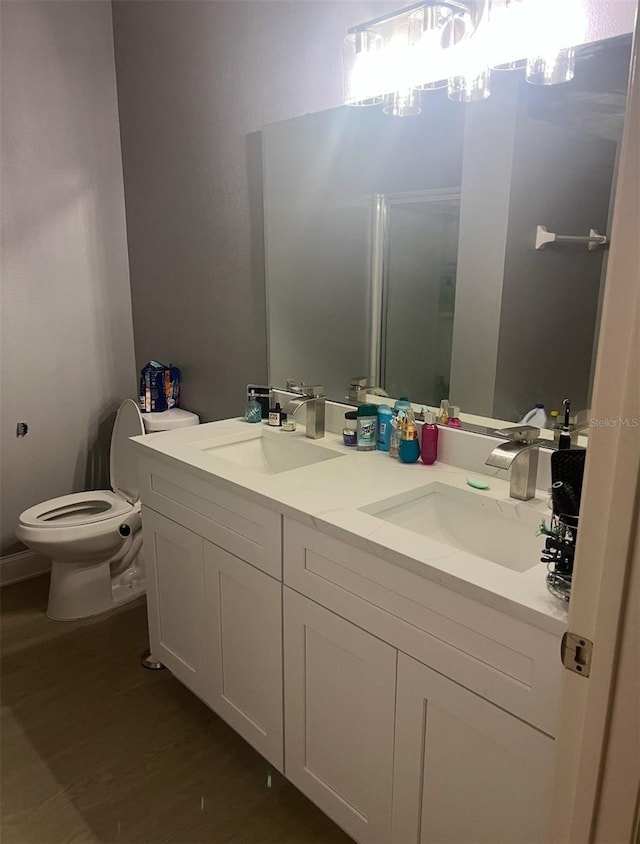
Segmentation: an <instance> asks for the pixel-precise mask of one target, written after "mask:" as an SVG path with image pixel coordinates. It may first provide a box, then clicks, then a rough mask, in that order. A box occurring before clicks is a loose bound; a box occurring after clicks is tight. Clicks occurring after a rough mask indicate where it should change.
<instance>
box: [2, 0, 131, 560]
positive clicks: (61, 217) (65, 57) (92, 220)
mask: <svg viewBox="0 0 640 844" xmlns="http://www.w3.org/2000/svg"><path fill="white" fill-rule="evenodd" d="M0 8H1V14H2V159H3V160H2V212H3V213H2V259H3V267H2V277H3V307H2V417H1V420H2V439H1V455H2V501H1V503H2V510H1V517H2V519H1V521H2V551H3V553H6V552H9V551H12V550H16V549H17V548H19V547H20V546H19V545H17V543H16V541H15V537H14V533H13V532H14V528H15V523H16V521H17V517H18V515H19V513H20V512H21V511H22V510H23V509H25V508H26V507H30V506H31V505H33V504H37V503H39V502H41V501H44V500H45V499H47V498H51V497H53V496H57V495H64V494H68V493H70V492H73V491H77V490H83V489H87V488H91V487H94V486H102V485H103V484H105V483H107V482H108V475H107V472H105V469H106V468H107V465H108V464H107V463H106V456H107V451H106V449H105V448H104V446H105V445H107V446H108V436H109V433H110V431H109V421H110V419H111V418H112V414H113V411H114V410H115V409H116V408H117V406H118V404H119V402H120V401H121V400H122V398H124V397H125V396H127V395H131V394H135V370H134V359H133V333H132V321H131V301H130V293H129V272H128V266H127V248H126V233H125V220H124V196H123V185H122V167H121V160H120V149H119V139H118V114H117V102H116V88H115V67H114V58H113V40H112V27H111V8H110V5H109V3H108V2H91V3H78V2H69V3H68V2H64V1H63V0H59V2H55V3H50V2H30V1H29V0H22V2H8V0H3V2H2V3H1V4H0ZM18 420H25V421H27V422H28V424H29V427H30V433H29V435H28V436H27V437H25V438H23V439H17V438H16V435H15V431H16V422H17V421H18ZM105 441H106V442H105ZM96 442H97V443H98V445H97V446H96Z"/></svg>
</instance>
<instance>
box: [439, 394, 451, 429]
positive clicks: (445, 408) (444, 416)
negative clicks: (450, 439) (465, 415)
mask: <svg viewBox="0 0 640 844" xmlns="http://www.w3.org/2000/svg"><path fill="white" fill-rule="evenodd" d="M448 421H449V399H442V401H441V402H440V413H439V414H438V422H439V423H440V424H441V425H446V424H447V422H448Z"/></svg>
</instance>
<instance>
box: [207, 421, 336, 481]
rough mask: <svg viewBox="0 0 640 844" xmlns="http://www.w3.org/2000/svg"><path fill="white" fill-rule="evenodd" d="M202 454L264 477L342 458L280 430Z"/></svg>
mask: <svg viewBox="0 0 640 844" xmlns="http://www.w3.org/2000/svg"><path fill="white" fill-rule="evenodd" d="M202 451H205V452H207V454H211V455H213V456H214V457H217V458H219V459H220V460H226V461H228V462H229V463H233V464H235V465H236V466H242V467H243V468H244V469H250V470H251V471H253V472H258V473H259V474H261V475H277V474H279V473H280V472H290V471H291V470H292V469H301V468H302V467H303V466H312V465H313V464H315V463H322V462H324V461H325V460H333V458H334V457H342V454H340V453H339V452H336V451H331V450H330V449H328V448H323V447H322V446H318V445H311V444H310V443H308V442H305V441H304V440H301V439H298V438H294V437H292V436H290V435H289V434H286V433H284V432H280V431H278V432H274V433H273V434H267V433H264V434H262V435H260V436H257V437H251V438H249V439H243V440H239V441H237V442H232V443H227V444H224V445H214V446H208V447H205V448H202Z"/></svg>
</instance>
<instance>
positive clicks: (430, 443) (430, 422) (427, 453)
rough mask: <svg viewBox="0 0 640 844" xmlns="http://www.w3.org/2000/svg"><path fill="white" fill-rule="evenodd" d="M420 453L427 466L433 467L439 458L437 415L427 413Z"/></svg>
mask: <svg viewBox="0 0 640 844" xmlns="http://www.w3.org/2000/svg"><path fill="white" fill-rule="evenodd" d="M420 453H421V455H422V462H423V463H424V464H425V465H427V466H431V465H432V464H433V463H435V462H436V460H437V458H438V426H437V425H436V415H435V413H431V412H427V413H425V419H424V425H423V426H422V448H421V449H420Z"/></svg>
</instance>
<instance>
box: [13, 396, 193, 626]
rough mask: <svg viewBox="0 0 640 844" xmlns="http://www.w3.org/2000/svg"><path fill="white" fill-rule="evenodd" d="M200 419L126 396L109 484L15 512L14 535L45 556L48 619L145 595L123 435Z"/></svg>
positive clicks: (132, 467) (133, 486) (133, 485)
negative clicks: (144, 407) (148, 409)
mask: <svg viewBox="0 0 640 844" xmlns="http://www.w3.org/2000/svg"><path fill="white" fill-rule="evenodd" d="M199 422H200V420H199V418H198V417H197V416H196V414H195V413H190V412H189V411H187V410H182V409H181V408H172V409H171V410H166V411H164V412H163V413H145V414H141V413H140V410H139V408H138V405H137V403H136V402H135V401H133V400H132V399H125V401H123V402H122V404H121V405H120V408H119V410H118V413H117V416H116V421H115V424H114V426H113V433H112V434H111V449H110V456H109V471H110V483H111V489H109V490H91V491H90V492H77V493H73V494H72V495H63V496H61V497H60V498H52V499H50V500H49V501H44V502H43V503H42V504H36V506H35V507H30V508H29V509H28V510H25V511H24V513H22V514H21V515H20V518H19V520H18V527H17V529H16V536H17V537H18V539H19V540H20V541H21V542H24V544H25V545H27V546H28V547H29V548H31V550H32V551H35V552H37V553H38V554H41V555H42V556H43V557H49V558H50V559H51V584H50V586H49V603H48V606H47V615H48V616H49V617H50V618H53V619H56V620H59V621H68V620H71V619H78V618H87V617H89V616H93V615H99V614H101V613H105V612H108V611H109V610H112V609H114V608H115V607H117V606H120V605H121V604H125V603H127V602H128V601H132V600H133V599H134V598H137V597H138V596H140V595H143V594H144V592H145V580H144V563H143V560H142V554H141V549H142V529H141V528H142V523H141V517H140V495H139V491H138V469H137V460H136V458H135V455H133V453H132V451H131V443H130V442H129V438H130V437H135V436H139V435H140V434H144V433H152V432H155V431H168V430H172V429H174V428H185V427H189V426H191V425H198V424H199Z"/></svg>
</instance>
